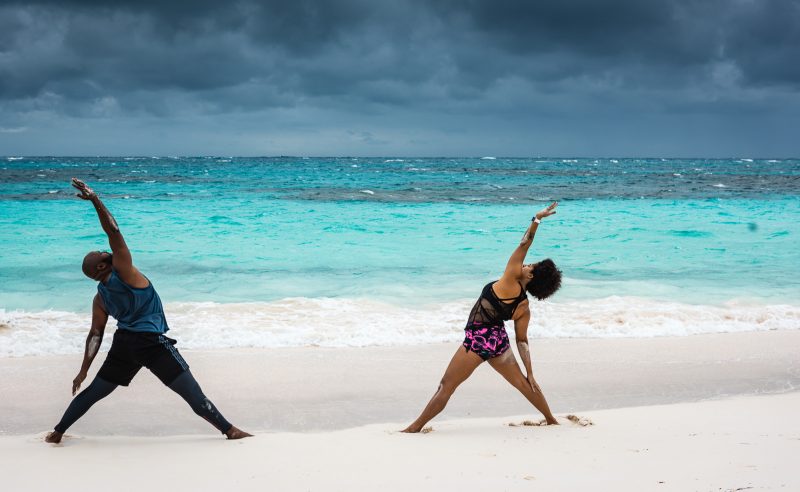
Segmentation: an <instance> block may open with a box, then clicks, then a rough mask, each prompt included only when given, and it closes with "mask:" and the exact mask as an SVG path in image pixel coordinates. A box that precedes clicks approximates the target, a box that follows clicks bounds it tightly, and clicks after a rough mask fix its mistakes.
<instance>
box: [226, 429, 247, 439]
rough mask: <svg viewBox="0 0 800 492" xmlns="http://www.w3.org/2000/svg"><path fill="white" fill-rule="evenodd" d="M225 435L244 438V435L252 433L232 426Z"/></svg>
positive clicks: (230, 437)
mask: <svg viewBox="0 0 800 492" xmlns="http://www.w3.org/2000/svg"><path fill="white" fill-rule="evenodd" d="M225 436H226V437H227V438H228V439H244V438H245V437H253V434H248V433H247V432H245V431H243V430H241V429H239V428H237V427H236V426H233V427H231V428H230V429H229V430H228V432H226V433H225Z"/></svg>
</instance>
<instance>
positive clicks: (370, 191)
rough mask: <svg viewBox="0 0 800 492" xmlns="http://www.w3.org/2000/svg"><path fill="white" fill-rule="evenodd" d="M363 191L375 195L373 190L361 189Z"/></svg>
mask: <svg viewBox="0 0 800 492" xmlns="http://www.w3.org/2000/svg"><path fill="white" fill-rule="evenodd" d="M361 193H366V194H367V195H374V194H375V192H374V191H372V190H361Z"/></svg>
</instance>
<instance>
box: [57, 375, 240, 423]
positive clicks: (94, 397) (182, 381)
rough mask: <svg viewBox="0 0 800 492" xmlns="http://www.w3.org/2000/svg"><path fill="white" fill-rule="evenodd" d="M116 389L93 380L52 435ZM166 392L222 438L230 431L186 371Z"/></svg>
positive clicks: (101, 379)
mask: <svg viewBox="0 0 800 492" xmlns="http://www.w3.org/2000/svg"><path fill="white" fill-rule="evenodd" d="M116 388H117V385H116V384H114V383H110V382H108V381H106V380H105V379H103V378H100V377H96V378H94V381H92V384H90V385H89V387H87V388H86V389H85V390H83V391H81V392H80V394H78V396H76V397H75V398H74V399H73V400H72V403H70V404H69V407H67V411H66V412H64V416H63V417H61V422H59V423H58V425H56V426H55V431H56V432H60V433H62V434H63V433H64V432H66V431H67V429H69V428H70V426H71V425H72V424H74V423H75V422H76V421H77V420H78V419H79V418H81V417H83V415H84V414H85V413H86V412H87V411H88V410H89V409H90V408H92V405H94V404H95V403H97V402H98V401H100V400H102V399H103V398H105V397H106V396H108V395H110V394H111V392H112V391H114V390H115V389H116ZM169 389H171V390H172V391H174V392H175V393H178V394H179V395H181V398H183V399H184V400H186V403H188V404H189V406H190V407H192V410H194V413H196V414H197V415H199V416H201V417H203V418H204V419H206V420H207V421H208V422H209V423H210V424H211V425H213V426H214V427H216V428H217V430H219V431H220V432H222V433H223V434H225V433H227V432H228V431H229V430H230V429H231V427H233V426H232V425H231V423H230V422H228V421H227V420H225V417H223V416H222V414H221V413H219V410H217V407H215V406H214V404H213V403H211V401H210V400H209V399H208V398H206V395H204V394H203V390H201V389H200V385H199V384H197V381H196V380H195V379H194V376H192V373H191V372H190V371H189V370H186V371H183V372H182V373H181V374H180V375H179V376H178V377H177V378H175V380H174V381H172V382H171V383H170V384H169Z"/></svg>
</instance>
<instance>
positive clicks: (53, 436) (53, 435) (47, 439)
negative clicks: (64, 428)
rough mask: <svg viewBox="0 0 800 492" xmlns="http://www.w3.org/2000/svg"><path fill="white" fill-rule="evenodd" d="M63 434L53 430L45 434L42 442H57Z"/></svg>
mask: <svg viewBox="0 0 800 492" xmlns="http://www.w3.org/2000/svg"><path fill="white" fill-rule="evenodd" d="M63 435H64V434H62V433H60V432H56V431H53V432H51V433H50V434H47V436H45V438H44V442H49V443H51V444H58V443H60V442H61V437H62V436H63Z"/></svg>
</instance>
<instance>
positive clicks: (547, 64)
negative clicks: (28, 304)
mask: <svg viewBox="0 0 800 492" xmlns="http://www.w3.org/2000/svg"><path fill="white" fill-rule="evenodd" d="M799 59H800V0H668V1H652V2H651V1H643V0H607V1H597V0H569V1H560V2H539V1H523V0H432V1H425V0H404V1H399V2H375V1H368V0H335V1H308V0H297V1H291V2H287V1H282V0H280V1H278V0H272V1H234V2H219V1H214V0H194V1H190V0H179V1H168V2H164V1H153V0H140V1H133V0H129V1H126V0H120V1H92V0H87V1H69V0H65V1H56V0H50V1H47V0H28V1H25V2H18V1H0V125H2V126H4V127H13V128H17V127H27V125H28V123H29V122H28V120H27V119H26V118H30V117H33V116H30V115H42V114H45V113H47V114H52V115H56V116H58V115H62V116H67V117H70V118H95V117H98V118H114V117H119V116H120V115H125V116H126V117H131V116H136V115H140V116H148V115H149V116H154V117H157V118H167V117H171V116H173V117H180V116H186V117H191V116H192V115H213V114H225V113H240V112H249V111H259V110H262V109H263V110H271V109H278V110H280V109H281V108H294V109H296V110H298V111H308V114H309V115H310V114H314V115H315V116H316V117H319V114H320V113H319V112H320V111H323V112H324V111H332V112H339V113H338V114H340V115H341V116H342V118H341V119H344V120H347V119H348V118H349V117H353V118H357V117H358V115H362V116H363V117H365V118H368V117H369V116H370V115H380V114H385V111H386V110H387V108H389V109H392V108H393V110H397V111H398V114H401V113H402V114H404V115H405V118H406V121H405V124H407V125H409V124H412V122H413V124H416V123H417V121H418V120H419V119H420V118H423V117H424V115H425V114H426V112H428V113H430V112H436V113H437V114H443V115H452V116H453V117H456V118H457V117H458V116H459V115H471V116H475V115H483V114H491V113H494V114H496V115H501V116H502V117H503V118H504V119H507V120H509V121H510V120H513V119H514V118H522V117H526V116H529V115H530V114H531V111H532V110H535V111H537V112H538V113H539V114H544V115H551V116H559V115H561V116H563V115H572V116H573V117H578V116H580V117H585V115H587V114H589V115H610V114H612V113H613V112H614V111H618V110H620V109H622V110H628V111H629V112H630V113H631V114H633V113H637V112H639V113H641V112H644V111H650V112H667V113H669V112H678V113H680V112H692V111H695V112H698V111H699V112H703V113H718V114H726V113H730V112H732V111H733V112H735V111H751V110H752V111H756V110H761V111H769V110H771V109H772V108H773V107H780V106H781V105H784V106H785V104H784V103H786V101H787V98H789V99H788V101H789V102H790V103H794V102H795V101H796V95H797V93H798V90H800V68H799V67H800V64H798V63H797V60H799ZM765 90H766V91H769V93H768V94H766V95H765V93H764V92H763V91H765ZM731 108H738V109H735V110H734V109H731ZM415 110H416V111H417V113H416V114H417V116H416V117H415ZM345 115H346V116H345ZM37 117H40V116H37ZM598 117H599V116H598ZM334 119H336V118H334ZM386 124H387V125H391V124H392V123H391V122H389V123H386ZM398 124H399V122H398ZM356 133H358V132H356ZM374 140H375V141H378V140H379V139H377V138H376V139H374Z"/></svg>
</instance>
